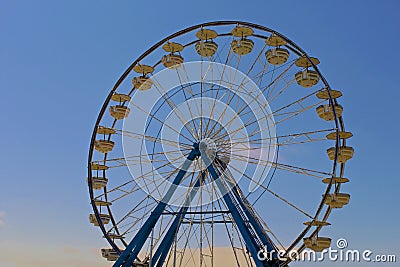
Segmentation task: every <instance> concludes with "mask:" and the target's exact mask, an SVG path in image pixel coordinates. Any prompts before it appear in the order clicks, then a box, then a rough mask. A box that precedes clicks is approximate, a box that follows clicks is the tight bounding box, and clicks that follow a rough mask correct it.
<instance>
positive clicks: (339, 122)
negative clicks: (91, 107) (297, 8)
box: [88, 21, 346, 252]
mask: <svg viewBox="0 0 400 267" xmlns="http://www.w3.org/2000/svg"><path fill="white" fill-rule="evenodd" d="M235 24H237V25H243V26H249V27H252V28H255V29H258V30H262V31H265V32H269V33H271V34H276V35H277V36H280V37H281V38H283V39H285V40H286V41H287V42H288V44H290V45H291V46H292V49H293V50H292V51H296V50H297V53H296V54H298V55H299V56H305V57H307V58H308V59H309V60H310V62H311V64H312V65H313V66H312V67H313V68H314V70H315V71H316V72H317V73H318V74H319V76H320V77H321V81H322V82H323V84H324V85H325V89H327V92H328V95H329V100H328V101H329V103H330V104H331V105H332V106H333V105H334V104H337V101H336V99H333V98H332V97H331V95H330V90H331V88H330V86H329V84H328V82H327V81H326V79H325V78H324V76H323V75H322V73H321V72H320V71H319V69H318V67H317V66H316V65H315V64H314V62H313V61H312V60H311V59H310V57H309V56H308V55H307V53H305V52H304V50H302V49H301V48H300V47H298V46H297V45H296V44H295V43H294V42H293V41H291V40H290V39H289V38H287V37H286V36H284V35H282V34H281V33H279V32H277V31H275V30H272V29H270V28H267V27H264V26H261V25H258V24H254V23H250V22H243V21H215V22H207V23H202V24H197V25H194V26H191V27H188V28H185V29H183V30H181V31H178V32H176V33H173V34H171V35H169V36H168V37H166V38H164V39H162V40H161V41H159V42H157V43H156V44H155V45H153V46H152V47H150V48H149V49H148V50H146V51H145V52H144V53H142V54H141V55H140V56H139V57H138V58H137V59H136V60H135V61H134V62H133V63H132V64H131V65H130V66H129V67H128V68H127V69H126V71H125V72H124V73H123V74H122V75H121V77H120V78H119V79H118V81H117V82H116V84H115V85H114V86H113V88H112V90H111V91H110V93H109V95H108V97H107V99H106V101H105V102H104V104H103V106H102V108H101V111H100V113H99V116H98V118H97V120H96V123H95V126H94V130H93V133H92V137H91V142H90V147H89V155H88V179H89V183H88V186H89V194H90V198H91V204H92V208H93V211H94V213H95V214H96V217H98V215H99V212H98V210H97V206H96V205H95V203H94V199H95V197H94V194H93V187H92V183H91V179H92V165H91V164H92V162H93V151H94V142H95V140H96V134H97V129H98V127H99V125H100V122H101V119H102V118H103V116H104V114H105V111H106V108H107V107H108V105H109V102H110V100H111V97H112V95H113V94H114V93H115V91H116V90H117V88H118V87H119V86H120V84H121V83H122V81H124V80H125V79H126V77H127V76H128V75H129V73H130V72H131V71H132V69H133V67H134V66H136V65H137V64H138V63H139V62H140V61H141V60H143V59H144V58H145V57H146V56H147V55H149V54H150V53H151V52H153V51H154V50H156V49H157V48H159V47H161V46H162V45H163V44H165V43H166V42H167V41H168V40H170V39H172V38H175V37H178V36H181V35H184V34H186V33H188V32H191V31H194V30H196V29H199V28H202V27H208V26H226V25H235ZM255 37H259V38H261V37H260V36H256V35H255ZM288 48H289V49H291V47H288ZM333 113H334V117H335V119H334V122H335V125H336V132H337V133H338V132H339V131H344V122H343V118H342V117H338V116H337V115H336V114H335V109H333ZM114 124H115V121H114ZM114 124H113V125H114ZM345 142H346V141H345V140H343V141H342V142H341V140H340V139H339V136H338V135H337V139H336V142H335V149H336V151H335V159H334V163H333V171H332V173H334V174H335V173H336V168H337V166H338V165H339V164H340V170H339V172H340V175H339V176H340V177H342V176H343V171H344V164H341V163H338V162H337V154H338V147H339V146H340V145H341V143H342V145H343V144H345ZM104 157H105V159H106V158H107V154H105V156H104ZM331 187H332V183H330V184H329V185H328V186H327V189H326V191H325V193H324V196H323V199H322V200H321V202H320V204H319V207H318V211H317V213H316V215H315V216H314V220H315V219H316V218H317V217H318V216H319V215H320V212H321V211H322V209H323V206H324V205H323V204H324V200H325V198H326V196H327V194H328V193H329V192H330V190H331ZM339 190H340V185H339V186H338V187H337V188H336V190H335V192H336V191H337V192H339ZM331 210H332V209H331V208H327V210H326V212H325V214H324V218H323V221H326V219H327V218H328V217H329V214H330V212H331ZM108 212H109V214H110V216H111V218H112V220H113V216H112V211H111V209H110V208H108ZM98 219H99V217H98ZM113 223H115V222H113ZM99 226H100V229H101V230H102V232H103V234H104V236H105V238H106V239H107V241H108V242H109V243H110V245H111V246H112V247H113V249H115V250H116V251H117V252H120V249H119V247H118V246H117V245H116V244H115V243H114V241H113V240H112V239H111V238H110V237H109V236H108V233H107V230H106V229H105V227H104V225H102V224H101V223H100V225H99ZM310 228H311V226H309V227H306V228H305V230H304V235H302V233H301V234H300V235H299V237H298V238H297V239H298V242H296V244H295V243H294V242H293V243H292V245H293V246H295V245H297V244H298V243H299V242H300V241H301V238H302V237H304V236H305V234H306V233H308V232H309V230H310ZM317 230H319V229H318V228H317ZM317 230H315V232H314V233H316V232H318V231H317ZM301 235H302V236H301ZM292 245H291V246H292Z"/></svg>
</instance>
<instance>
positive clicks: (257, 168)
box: [88, 21, 354, 267]
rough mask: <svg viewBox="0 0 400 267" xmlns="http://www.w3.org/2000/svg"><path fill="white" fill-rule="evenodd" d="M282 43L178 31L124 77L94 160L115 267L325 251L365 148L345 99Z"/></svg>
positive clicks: (229, 262)
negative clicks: (351, 126) (349, 165)
mask: <svg viewBox="0 0 400 267" xmlns="http://www.w3.org/2000/svg"><path fill="white" fill-rule="evenodd" d="M319 63H320V61H319V60H318V59H317V58H315V57H311V56H309V55H308V54H306V53H305V52H304V50H302V49H301V48H300V47H299V46H298V45H297V44H295V43H294V42H293V41H291V40H290V39H288V38H287V37H285V36H284V35H282V34H280V33H278V32H276V31H274V30H272V29H269V28H266V27H264V26H260V25H257V24H253V23H247V22H240V21H217V22H208V23H203V24H200V25H196V26H192V27H189V28H186V29H184V30H181V31H179V32H176V33H174V34H172V35H170V36H168V37H166V38H164V39H162V40H161V41H159V42H158V43H157V44H155V45H154V46H152V47H151V48H149V49H148V50H147V51H146V52H144V53H143V54H142V55H140V56H139V57H138V58H137V59H136V60H135V61H134V62H133V63H132V65H131V66H130V67H129V68H128V69H127V70H126V71H125V72H124V73H123V75H122V76H121V77H120V78H119V80H118V81H117V83H116V84H115V86H114V87H113V88H112V90H111V92H110V93H109V95H108V97H107V99H106V101H105V103H104V105H103V107H102V109H101V111H100V114H99V116H98V118H97V121H96V124H95V127H94V130H93V134H92V137H91V142H90V149H89V157H88V187H89V194H90V198H91V204H92V208H93V213H92V214H90V215H89V220H90V222H91V223H92V224H93V225H95V226H96V227H99V228H100V229H101V232H102V235H103V237H104V238H105V239H106V240H107V241H108V243H109V245H110V247H109V248H104V249H102V250H101V252H102V255H103V257H105V258H106V259H107V260H109V261H115V263H114V266H159V267H161V266H287V265H288V264H289V263H290V262H291V261H293V260H294V258H293V257H292V256H291V251H293V250H296V251H297V252H301V251H303V250H305V249H311V250H314V251H316V252H321V251H323V250H324V249H326V248H328V247H330V245H331V239H330V238H328V237H325V236H324V234H323V231H324V230H323V229H325V228H326V227H328V226H329V225H330V223H329V222H328V217H329V215H330V214H331V212H332V210H333V209H338V208H342V207H343V206H345V205H347V204H348V203H349V200H350V195H349V194H347V193H343V192H341V187H342V184H344V183H347V182H348V181H349V179H348V178H345V176H344V168H345V164H346V162H347V160H349V159H351V158H352V157H353V154H354V149H353V148H352V147H350V146H348V145H347V139H348V138H350V137H352V133H351V132H348V131H346V130H345V128H344V121H343V116H342V113H343V107H342V106H341V105H340V104H339V103H338V99H339V98H340V97H341V96H342V93H341V92H340V91H339V90H334V89H331V87H330V86H329V84H328V82H327V81H326V79H325V78H324V76H323V75H322V73H321V72H320V71H319V70H318V67H317V65H318V64H319Z"/></svg>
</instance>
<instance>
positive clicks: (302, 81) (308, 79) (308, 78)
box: [295, 69, 319, 88]
mask: <svg viewBox="0 0 400 267" xmlns="http://www.w3.org/2000/svg"><path fill="white" fill-rule="evenodd" d="M295 79H296V82H297V84H298V85H300V86H302V87H305V88H308V87H311V86H314V85H316V84H317V83H318V81H319V75H318V73H317V72H316V71H313V70H309V69H305V70H302V71H299V72H297V73H296V74H295Z"/></svg>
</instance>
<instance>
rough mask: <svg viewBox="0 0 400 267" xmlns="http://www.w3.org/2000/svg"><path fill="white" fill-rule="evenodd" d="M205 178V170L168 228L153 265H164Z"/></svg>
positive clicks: (158, 266) (155, 254)
mask: <svg viewBox="0 0 400 267" xmlns="http://www.w3.org/2000/svg"><path fill="white" fill-rule="evenodd" d="M204 179H205V172H202V173H201V177H200V178H198V179H197V181H196V183H195V185H194V186H193V188H192V189H191V190H190V192H189V194H188V195H187V197H186V199H185V202H184V205H183V207H181V209H180V211H179V213H178V214H177V215H176V217H175V219H174V221H173V222H172V224H171V226H170V228H169V229H168V232H167V233H166V234H165V236H164V239H163V240H162V241H161V243H160V245H159V246H158V248H157V251H156V253H154V256H153V258H152V259H153V266H154V265H155V263H157V267H162V265H163V264H164V262H165V259H166V258H167V255H168V252H169V250H170V249H171V246H172V243H173V242H174V237H175V236H176V234H177V233H178V229H179V226H180V225H181V223H182V219H183V218H185V215H186V212H187V210H188V209H189V205H190V203H192V200H193V199H194V197H195V196H196V194H197V192H198V191H199V187H200V185H202V183H203V182H204ZM157 261H158V262H157ZM150 267H151V266H150Z"/></svg>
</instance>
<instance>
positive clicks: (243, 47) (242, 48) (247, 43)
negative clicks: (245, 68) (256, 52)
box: [231, 26, 254, 56]
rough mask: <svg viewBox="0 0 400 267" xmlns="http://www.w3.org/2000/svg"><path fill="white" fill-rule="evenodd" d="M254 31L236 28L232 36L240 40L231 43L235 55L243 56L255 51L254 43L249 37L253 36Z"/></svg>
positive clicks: (243, 27) (241, 27)
mask: <svg viewBox="0 0 400 267" xmlns="http://www.w3.org/2000/svg"><path fill="white" fill-rule="evenodd" d="M253 33H254V31H253V29H251V28H249V27H246V26H236V27H235V28H234V29H233V30H232V31H231V34H232V35H233V36H234V37H238V38H239V39H237V40H233V41H232V43H231V49H232V51H233V52H234V53H236V54H238V55H240V56H243V55H246V54H248V53H250V52H251V51H252V50H253V47H254V42H253V41H252V40H250V39H248V38H247V37H249V36H251V35H253Z"/></svg>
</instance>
